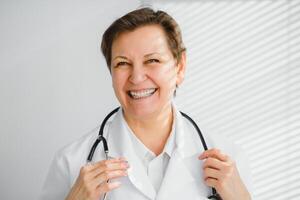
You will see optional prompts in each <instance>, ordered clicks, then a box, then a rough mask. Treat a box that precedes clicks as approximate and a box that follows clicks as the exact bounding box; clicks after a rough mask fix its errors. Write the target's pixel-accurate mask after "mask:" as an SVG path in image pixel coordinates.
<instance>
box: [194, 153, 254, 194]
mask: <svg viewBox="0 0 300 200" xmlns="http://www.w3.org/2000/svg"><path fill="white" fill-rule="evenodd" d="M199 159H200V160H204V159H205V160H204V163H203V172H204V181H205V184H206V185H207V186H210V187H214V188H215V189H216V190H217V192H218V193H219V195H220V196H221V198H222V199H223V200H250V199H251V197H250V194H249V192H248V191H247V188H246V187H245V185H244V183H243V182H242V180H241V178H240V175H239V172H238V170H237V168H236V164H235V162H234V161H233V160H231V159H230V157H229V156H227V155H225V154H223V153H222V152H221V151H220V150H219V149H210V150H207V151H205V152H203V153H202V154H201V155H200V156H199Z"/></svg>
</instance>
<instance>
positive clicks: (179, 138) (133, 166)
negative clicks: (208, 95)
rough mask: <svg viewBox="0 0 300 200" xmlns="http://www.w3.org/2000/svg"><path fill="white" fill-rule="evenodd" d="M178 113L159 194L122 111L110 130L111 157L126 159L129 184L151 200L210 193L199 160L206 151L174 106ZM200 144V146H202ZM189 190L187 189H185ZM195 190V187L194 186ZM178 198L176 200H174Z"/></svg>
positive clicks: (192, 129)
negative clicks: (140, 157) (144, 165)
mask: <svg viewBox="0 0 300 200" xmlns="http://www.w3.org/2000/svg"><path fill="white" fill-rule="evenodd" d="M173 108H174V112H175V115H174V116H175V120H176V127H175V143H176V147H175V150H174V151H173V153H172V155H171V158H170V161H169V164H168V167H167V170H166V173H165V176H164V179H163V181H162V184H161V188H160V190H159V191H158V193H156V191H155V189H154V187H153V186H152V184H151V182H150V181H149V178H148V177H147V174H146V171H145V170H144V167H143V164H142V163H141V161H140V160H139V159H138V157H137V155H136V153H135V152H134V149H133V147H132V145H131V144H132V142H131V139H130V136H129V134H127V133H126V131H128V129H127V127H126V124H125V123H126V122H125V120H124V118H123V113H122V110H121V109H120V110H119V111H118V112H117V114H116V116H115V118H114V119H113V121H112V122H111V124H110V127H109V128H108V135H107V140H108V145H109V149H110V153H109V154H110V156H112V157H120V156H123V157H125V158H126V159H127V160H128V162H129V164H130V169H129V171H128V178H129V180H130V182H131V183H132V184H133V185H134V186H135V187H136V188H137V189H138V190H139V191H140V192H142V193H143V194H144V195H145V196H147V197H148V198H149V199H153V200H154V199H157V200H160V199H171V198H170V195H173V196H174V197H176V195H177V197H178V196H179V195H182V194H186V193H187V192H193V191H198V192H199V191H201V189H200V190H199V189H198V188H199V187H200V188H202V192H201V194H206V193H208V187H206V186H205V185H204V184H203V181H202V172H201V165H202V161H199V160H198V159H197V157H198V155H199V154H200V153H201V152H203V147H202V145H201V141H200V139H199V136H198V134H197V132H196V131H195V129H194V128H193V127H191V125H190V124H188V122H187V121H186V120H185V119H184V118H183V117H182V115H181V113H180V112H179V111H178V110H177V109H176V107H175V106H174V105H173ZM199 145H200V146H199ZM188 185H189V187H188V188H187V187H186V186H188ZM191 186H192V187H193V186H194V187H196V188H192V187H191ZM175 199H176V198H175Z"/></svg>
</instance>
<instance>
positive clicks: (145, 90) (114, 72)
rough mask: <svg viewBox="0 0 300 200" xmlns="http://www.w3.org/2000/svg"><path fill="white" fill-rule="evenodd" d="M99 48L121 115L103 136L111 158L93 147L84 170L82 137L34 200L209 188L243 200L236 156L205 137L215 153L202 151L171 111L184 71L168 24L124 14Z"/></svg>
mask: <svg viewBox="0 0 300 200" xmlns="http://www.w3.org/2000/svg"><path fill="white" fill-rule="evenodd" d="M101 48H102V52H103V54H104V56H105V59H106V62H107V66H108V69H109V71H110V73H111V77H112V83H113V88H114V91H115V94H116V97H117V98H118V100H119V102H120V104H121V108H122V109H119V111H118V112H117V113H116V115H115V116H114V117H113V118H112V119H111V121H110V122H108V123H107V125H106V126H105V131H104V136H105V137H106V138H107V142H108V145H109V148H110V156H112V157H113V158H112V159H109V160H105V155H104V153H103V148H102V146H99V147H98V149H97V151H96V153H95V156H94V162H93V163H92V164H86V157H87V155H88V153H89V151H90V148H91V146H92V145H93V143H94V141H95V139H96V138H97V132H92V133H90V134H88V135H86V136H84V137H83V138H81V139H79V140H78V141H76V142H74V143H73V144H71V145H69V146H67V147H65V148H64V149H62V150H61V151H60V152H58V153H57V155H56V157H55V159H54V161H53V164H52V166H51V168H50V171H49V174H48V178H47V180H46V183H45V186H44V190H43V192H42V197H41V199H53V200H54V199H56V200H57V199H63V198H65V199H67V200H75V199H76V200H80V199H82V200H87V199H90V200H96V199H97V200H98V199H101V198H103V197H104V196H105V197H106V199H111V200H116V199H118V200H120V199H130V200H134V199H138V200H143V199H145V200H146V199H153V200H154V199H157V200H166V199H172V200H174V199H175V200H176V199H181V200H182V199H206V198H207V196H209V194H210V192H211V190H210V187H214V188H215V189H216V191H217V192H218V194H219V195H220V197H221V198H222V199H223V200H235V199H237V200H241V199H243V200H248V199H251V197H250V193H249V192H248V190H247V187H246V185H247V186H248V184H249V178H248V174H249V171H248V170H247V168H246V167H245V166H244V165H245V164H247V163H242V160H241V159H243V155H241V154H237V153H238V152H237V151H236V148H235V147H234V146H233V145H232V144H231V143H227V142H226V140H224V139H220V138H219V137H220V136H218V137H214V136H213V135H205V139H206V140H207V141H208V145H209V147H214V146H215V147H217V148H220V149H222V151H221V150H219V149H216V148H213V149H209V150H207V151H204V149H203V146H202V144H201V141H200V140H199V136H198V135H197V132H196V131H195V129H194V128H193V126H192V125H191V124H190V123H189V122H188V121H187V120H185V119H184V118H183V116H182V115H181V114H180V112H179V111H178V110H177V109H176V106H175V105H174V104H173V103H172V99H173V96H174V94H175V91H176V87H177V86H179V85H180V84H181V83H182V81H183V79H184V75H185V68H186V53H185V48H184V45H183V42H182V39H181V33H180V29H179V27H178V25H177V23H176V22H175V21H174V19H173V18H172V17H170V16H169V15H168V14H167V13H165V12H163V11H157V12H155V11H153V10H152V9H150V8H142V9H139V10H135V11H132V12H130V13H128V14H127V15H125V16H123V17H121V18H120V19H118V20H116V21H115V22H114V23H113V24H112V25H111V26H110V27H109V28H108V29H107V30H106V32H105V33H104V35H103V38H102V44H101ZM225 152H226V153H225ZM233 160H236V162H234V161H233ZM235 163H238V164H239V165H238V166H237V165H236V164H235ZM243 164H244V165H243ZM238 169H240V174H241V176H240V174H239V172H238ZM244 182H245V183H247V184H244ZM106 193H107V195H106Z"/></svg>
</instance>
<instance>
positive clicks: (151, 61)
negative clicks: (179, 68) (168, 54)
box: [146, 58, 159, 63]
mask: <svg viewBox="0 0 300 200" xmlns="http://www.w3.org/2000/svg"><path fill="white" fill-rule="evenodd" d="M146 63H159V60H158V59H154V58H153V59H149V60H147V61H146Z"/></svg>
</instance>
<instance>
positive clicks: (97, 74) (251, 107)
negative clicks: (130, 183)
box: [0, 0, 300, 200]
mask: <svg viewBox="0 0 300 200" xmlns="http://www.w3.org/2000/svg"><path fill="white" fill-rule="evenodd" d="M144 2H147V3H151V1H144ZM153 4H154V5H155V6H157V7H158V8H163V9H165V10H168V11H169V12H170V14H171V15H173V16H174V17H175V18H176V20H178V22H179V24H180V26H181V28H182V30H183V36H184V38H183V39H184V42H185V43H186V46H187V49H188V69H187V77H186V80H185V82H184V84H183V85H182V86H181V87H180V88H179V90H178V96H177V98H176V101H177V103H178V104H179V107H180V108H182V110H183V111H185V112H187V113H189V114H190V115H191V116H193V117H194V119H196V121H197V122H198V123H199V126H200V128H201V129H203V130H204V132H205V133H209V132H210V131H213V132H217V133H219V134H223V135H225V136H227V137H229V138H231V139H232V140H233V141H234V142H236V143H239V144H241V145H242V146H243V147H244V149H245V150H246V152H247V153H248V154H249V157H250V160H251V168H252V171H253V178H254V199H265V200H269V199H278V200H279V199H289V200H290V199H297V198H299V195H300V191H299V188H300V185H299V183H300V177H299V174H300V168H299V165H300V163H299V160H300V158H299V153H298V152H299V142H300V137H299V133H300V125H299V121H300V101H299V99H300V93H299V91H300V67H299V27H300V26H299V21H300V17H299V13H300V9H299V8H300V6H299V5H300V3H299V0H278V1H275V0H263V1H260V0H252V1H248V0H232V1H231V0H219V1H217V0H202V1H192V0H191V1H179V0H177V1H153ZM138 5H139V1H137V0H122V1H117V0H110V1H99V0H98V1H96V0H90V1H79V0H75V1H74V0H72V1H71V0H69V1H67V0H60V1H58V0H54V1H40V0H28V1H17V0H6V1H5V0H1V1H0V30H1V31H0V44H1V45H0V91H1V93H0V102H1V103H0V113H1V114H0V125H1V126H0V133H1V134H0V158H1V163H0V164H1V165H0V199H5V200H6V199H8V200H11V199H28V200H32V199H36V197H37V195H38V193H39V191H40V188H41V185H42V183H43V181H44V178H45V176H46V173H47V170H48V167H49V164H50V162H51V160H52V158H53V155H54V153H55V151H57V150H58V149H60V148H61V147H62V146H64V145H66V144H68V143H70V142H72V141H74V140H75V139H76V138H78V137H80V136H81V135H83V134H85V133H86V132H88V131H90V130H91V129H93V128H94V127H96V126H97V125H98V124H99V123H100V122H101V121H102V119H103V117H104V115H106V113H108V112H109V111H110V110H111V109H112V108H114V107H115V106H116V105H117V101H116V100H115V97H114V94H113V90H112V88H111V81H110V75H109V73H108V70H107V69H106V64H105V61H104V59H103V57H102V55H101V52H100V47H99V46H100V40H101V36H102V33H103V31H104V30H105V29H106V28H107V26H108V25H109V24H110V23H111V22H112V21H113V20H114V19H115V18H117V17H119V16H121V15H123V14H125V13H126V12H128V11H129V10H132V9H135V8H137V7H138Z"/></svg>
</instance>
